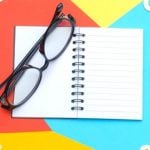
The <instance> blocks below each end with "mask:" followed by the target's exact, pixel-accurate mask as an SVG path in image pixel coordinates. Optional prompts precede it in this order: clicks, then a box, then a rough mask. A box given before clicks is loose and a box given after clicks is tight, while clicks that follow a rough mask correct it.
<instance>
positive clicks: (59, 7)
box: [51, 3, 63, 24]
mask: <svg viewBox="0 0 150 150" xmlns="http://www.w3.org/2000/svg"><path fill="white" fill-rule="evenodd" d="M62 9H63V4H62V3H59V4H58V5H57V7H56V9H55V13H54V16H53V18H52V20H51V24H53V22H54V21H55V20H56V19H57V18H58V17H59V15H60V14H61V12H62Z"/></svg>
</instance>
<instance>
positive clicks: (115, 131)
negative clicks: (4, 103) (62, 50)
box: [0, 0, 150, 150]
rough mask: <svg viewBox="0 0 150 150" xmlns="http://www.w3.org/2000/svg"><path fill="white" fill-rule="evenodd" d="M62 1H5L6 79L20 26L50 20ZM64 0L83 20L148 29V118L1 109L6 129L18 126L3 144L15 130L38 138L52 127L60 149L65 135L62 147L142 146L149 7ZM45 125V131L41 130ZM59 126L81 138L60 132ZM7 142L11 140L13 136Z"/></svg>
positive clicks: (129, 149) (0, 56) (1, 71)
mask: <svg viewBox="0 0 150 150" xmlns="http://www.w3.org/2000/svg"><path fill="white" fill-rule="evenodd" d="M58 2H59V1H58V0H53V1H49V0H43V1H41V0H32V1H31V0H21V1H20V0H14V1H12V0H3V1H2V2H0V18H1V20H0V35H1V38H0V81H2V80H3V79H4V78H5V77H6V76H7V75H9V73H10V72H11V71H12V68H13V47H14V26H15V25H48V23H49V21H50V19H51V17H52V15H53V11H54V9H55V6H56V5H57V3H58ZM62 2H63V3H64V8H65V9H64V12H66V13H68V12H69V13H71V14H72V15H73V16H74V17H75V18H76V20H77V25H78V26H101V27H119V28H143V29H144V40H143V42H144V70H143V73H144V84H143V93H144V96H143V104H144V112H143V113H144V119H143V120H142V121H127V120H105V119H103V120H102V119H97V120H96V119H45V120H43V119H14V118H11V114H10V113H8V112H6V111H4V110H2V109H1V110H0V132H11V133H12V132H13V134H11V135H9V134H10V133H9V134H6V133H3V134H2V133H0V144H2V145H5V144H6V140H2V139H4V138H3V137H4V136H5V135H6V136H9V137H10V136H14V134H16V133H14V132H21V133H20V134H21V135H30V134H31V137H33V138H34V137H35V136H36V135H34V134H33V131H34V132H36V133H37V134H38V135H40V138H43V137H47V135H45V134H41V133H43V132H45V131H47V132H49V130H50V129H52V130H53V131H51V133H54V134H50V133H49V136H50V137H47V138H50V139H51V138H53V139H54V145H53V147H52V146H51V145H48V144H47V149H59V148H58V147H57V144H59V143H60V142H59V140H58V139H62V140H64V143H65V144H64V145H61V144H60V145H61V149H73V148H74V149H81V150H82V149H86V148H87V147H89V149H90V147H91V148H93V149H96V150H120V149H121V150H138V149H140V147H141V146H142V145H146V144H150V130H149V126H150V115H149V114H150V109H149V106H150V101H149V99H150V94H149V93H150V92H149V89H150V63H149V60H150V50H149V49H150V46H149V43H150V40H149V37H150V29H149V27H150V23H149V22H150V21H149V18H150V12H147V11H146V10H145V9H144V7H143V3H142V1H141V0H132V1H131V0H122V1H120V0H93V1H88V0H72V1H70V0H62ZM43 130H44V131H43ZM29 131H30V132H29ZM31 131H32V132H31ZM39 131H43V132H41V133H39ZM54 131H55V132H57V133H59V134H62V135H64V136H67V137H68V138H70V139H72V140H75V141H78V142H80V143H81V144H79V143H74V142H73V141H72V140H69V139H66V138H65V137H64V136H59V135H58V134H55V132H54ZM24 132H26V133H24ZM20 137H21V136H20V135H18V136H14V138H16V141H17V140H18V138H20ZM25 137H26V136H25ZM24 140H26V138H25V139H24ZM68 143H72V145H71V147H65V146H66V145H68ZM7 144H8V145H9V144H11V143H9V142H7ZM82 144H85V145H86V146H85V145H82ZM55 146H56V147H55ZM76 146H79V147H78V148H77V147H76ZM38 148H39V147H36V149H38ZM8 149H9V148H8ZM45 149H46V148H45ZM87 149H88V148H87Z"/></svg>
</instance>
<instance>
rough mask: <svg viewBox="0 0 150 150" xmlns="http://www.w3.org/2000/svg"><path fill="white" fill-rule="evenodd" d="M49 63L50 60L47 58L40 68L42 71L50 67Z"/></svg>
mask: <svg viewBox="0 0 150 150" xmlns="http://www.w3.org/2000/svg"><path fill="white" fill-rule="evenodd" d="M48 65H49V60H48V59H46V58H45V63H44V65H43V66H42V67H41V68H40V70H42V71H44V70H46V69H47V67H48Z"/></svg>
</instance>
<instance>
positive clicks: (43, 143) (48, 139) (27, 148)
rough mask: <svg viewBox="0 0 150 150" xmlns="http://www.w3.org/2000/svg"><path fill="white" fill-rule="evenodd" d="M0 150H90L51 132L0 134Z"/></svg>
mask: <svg viewBox="0 0 150 150" xmlns="http://www.w3.org/2000/svg"><path fill="white" fill-rule="evenodd" d="M0 150H91V148H90V147H87V146H85V145H82V144H80V143H78V142H75V141H73V140H71V139H69V138H66V137H64V136H62V135H59V134H57V133H55V132H53V131H42V132H24V133H0Z"/></svg>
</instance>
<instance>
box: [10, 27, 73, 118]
mask: <svg viewBox="0 0 150 150" xmlns="http://www.w3.org/2000/svg"><path fill="white" fill-rule="evenodd" d="M44 31H45V27H25V26H18V27H16V31H15V66H17V64H18V63H19V62H20V61H21V59H22V58H23V57H24V56H25V55H26V54H27V52H28V51H29V50H30V48H31V47H32V46H33V44H34V43H35V42H36V41H37V40H38V39H39V37H40V36H41V35H42V33H43V32H44ZM60 35H61V38H63V34H61V33H60ZM60 35H58V36H60ZM58 36H57V37H58ZM71 56H72V47H71V45H70V46H68V48H67V49H66V51H65V52H64V53H63V54H62V55H61V56H60V57H59V58H58V59H56V60H55V61H54V62H52V63H50V64H49V67H48V68H47V69H46V71H44V72H43V77H42V81H41V83H40V86H39V87H38V89H37V91H36V92H35V93H34V95H33V96H32V97H31V98H30V99H29V100H28V101H27V102H26V103H25V104H24V105H22V106H20V107H18V108H16V109H14V110H13V114H12V115H13V117H65V118H67V117H70V118H74V117H76V112H75V111H72V110H71V107H72V103H71V84H72V81H71V77H72V72H71V70H72V57H71ZM30 64H32V65H35V66H38V65H39V66H41V64H43V59H42V57H41V54H39V53H37V54H36V55H35V57H34V58H33V60H32V61H31V62H30ZM27 80H30V79H27ZM31 83H32V81H31ZM22 88H23V87H22ZM19 94H20V93H17V90H16V91H15V96H14V100H15V97H16V96H17V95H19Z"/></svg>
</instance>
